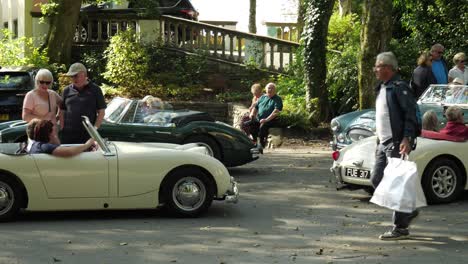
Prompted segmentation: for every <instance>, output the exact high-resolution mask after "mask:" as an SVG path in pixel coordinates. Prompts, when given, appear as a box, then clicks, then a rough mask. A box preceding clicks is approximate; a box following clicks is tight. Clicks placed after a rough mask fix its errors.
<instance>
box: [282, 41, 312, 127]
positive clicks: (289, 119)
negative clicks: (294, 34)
mask: <svg viewBox="0 0 468 264" xmlns="http://www.w3.org/2000/svg"><path fill="white" fill-rule="evenodd" d="M294 58H295V59H294V62H293V63H292V65H289V67H288V69H287V72H288V75H279V76H278V77H277V80H276V89H277V92H278V95H279V96H280V97H281V98H282V99H283V111H281V113H280V123H281V124H282V125H283V126H288V127H297V128H301V129H303V130H309V129H310V128H312V127H314V126H316V125H317V124H318V120H319V115H318V111H317V109H318V108H317V106H318V99H317V98H315V99H313V100H312V101H311V102H310V104H311V105H312V109H313V111H312V112H311V113H310V112H309V111H308V109H307V106H306V96H305V93H306V91H305V82H304V70H303V69H304V68H303V64H302V62H303V59H302V58H303V49H302V48H300V49H298V50H297V51H296V56H294Z"/></svg>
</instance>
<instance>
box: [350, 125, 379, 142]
mask: <svg viewBox="0 0 468 264" xmlns="http://www.w3.org/2000/svg"><path fill="white" fill-rule="evenodd" d="M373 135H374V132H372V131H370V130H367V129H364V128H353V129H351V130H349V132H348V138H349V139H351V141H352V142H356V141H359V140H361V139H364V138H366V137H370V136H373Z"/></svg>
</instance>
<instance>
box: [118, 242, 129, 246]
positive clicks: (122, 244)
mask: <svg viewBox="0 0 468 264" xmlns="http://www.w3.org/2000/svg"><path fill="white" fill-rule="evenodd" d="M119 245H121V246H126V245H127V242H122V243H120V244H119Z"/></svg>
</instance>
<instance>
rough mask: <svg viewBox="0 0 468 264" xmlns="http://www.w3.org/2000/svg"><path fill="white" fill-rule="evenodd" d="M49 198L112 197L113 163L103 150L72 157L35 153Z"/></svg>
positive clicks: (34, 156)
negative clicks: (110, 188)
mask: <svg viewBox="0 0 468 264" xmlns="http://www.w3.org/2000/svg"><path fill="white" fill-rule="evenodd" d="M31 155H32V156H33V158H34V160H35V162H36V166H37V168H38V171H39V173H40V175H41V179H42V182H43V184H44V186H45V188H46V190H47V195H48V197H49V198H97V197H108V196H109V162H108V160H107V159H106V157H104V155H103V154H102V152H101V151H92V152H83V153H81V154H79V155H77V156H74V157H69V158H60V157H55V156H53V155H49V154H31Z"/></svg>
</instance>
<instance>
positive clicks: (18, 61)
mask: <svg viewBox="0 0 468 264" xmlns="http://www.w3.org/2000/svg"><path fill="white" fill-rule="evenodd" d="M0 54H2V56H0V65H2V66H34V67H37V68H47V67H48V66H49V58H48V57H47V51H46V50H40V49H39V48H38V47H36V46H35V44H34V39H33V38H26V37H21V38H14V36H13V33H11V32H10V31H8V30H7V29H3V30H1V31H0Z"/></svg>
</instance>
